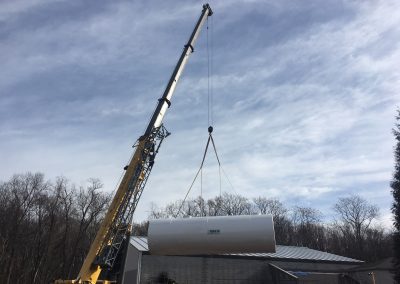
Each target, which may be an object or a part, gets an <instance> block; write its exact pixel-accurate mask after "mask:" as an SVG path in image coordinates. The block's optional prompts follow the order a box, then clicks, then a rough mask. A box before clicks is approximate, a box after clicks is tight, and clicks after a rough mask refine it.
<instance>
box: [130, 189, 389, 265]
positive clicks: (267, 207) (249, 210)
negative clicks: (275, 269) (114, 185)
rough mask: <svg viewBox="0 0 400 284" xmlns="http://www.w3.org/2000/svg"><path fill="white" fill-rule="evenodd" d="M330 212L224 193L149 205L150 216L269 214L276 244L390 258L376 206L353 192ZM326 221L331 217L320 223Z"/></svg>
mask: <svg viewBox="0 0 400 284" xmlns="http://www.w3.org/2000/svg"><path fill="white" fill-rule="evenodd" d="M332 213H333V215H332V214H330V215H329V216H324V214H323V213H322V212H320V211H318V210H316V209H314V208H312V207H303V206H295V207H293V208H287V207H286V206H285V205H284V204H283V203H282V202H281V201H279V200H278V199H271V198H266V197H257V198H253V199H248V198H246V197H244V196H241V195H238V194H228V193H224V194H222V195H221V196H217V197H215V198H211V199H208V200H204V199H203V198H201V197H198V198H195V199H192V200H188V201H185V202H184V203H182V201H176V202H173V203H170V204H168V205H167V206H165V207H163V208H157V207H156V206H154V205H153V206H152V208H151V211H150V216H149V217H150V218H154V219H159V218H171V217H172V218H175V217H189V216H193V217H197V216H225V215H248V214H270V215H272V216H273V218H274V226H275V236H276V242H277V244H280V245H293V246H306V247H309V248H313V249H317V250H321V251H326V252H330V253H334V254H338V255H342V256H347V257H351V258H356V259H360V260H365V261H374V260H378V259H382V258H385V257H389V256H392V254H393V247H392V235H391V232H387V231H386V230H385V229H384V228H383V227H382V226H380V225H379V209H378V207H377V206H375V205H372V204H370V203H369V202H367V201H366V200H365V199H363V198H362V197H360V196H357V195H351V196H348V197H343V198H339V199H338V200H337V201H336V203H335V204H334V205H333V207H332ZM325 217H328V218H325ZM332 217H333V218H332ZM325 219H329V220H332V221H329V222H324V220H325ZM146 228H147V223H146V222H144V223H142V224H141V225H136V227H135V229H136V233H138V234H143V235H146V234H147V231H146Z"/></svg>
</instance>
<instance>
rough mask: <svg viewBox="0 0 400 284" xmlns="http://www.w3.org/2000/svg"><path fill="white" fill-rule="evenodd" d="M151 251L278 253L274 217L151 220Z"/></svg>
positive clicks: (183, 253)
mask: <svg viewBox="0 0 400 284" xmlns="http://www.w3.org/2000/svg"><path fill="white" fill-rule="evenodd" d="M148 242H149V250H150V253H151V254H158V255H193V254H222V253H257V252H260V253H261V252H275V232H274V224H273V220H272V216H267V215H242V216H218V217H193V218H182V219H162V220H151V221H150V223H149V231H148Z"/></svg>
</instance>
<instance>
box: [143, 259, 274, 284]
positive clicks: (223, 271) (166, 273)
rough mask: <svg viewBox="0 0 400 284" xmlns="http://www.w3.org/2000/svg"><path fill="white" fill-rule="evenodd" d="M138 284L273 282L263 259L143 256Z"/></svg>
mask: <svg viewBox="0 0 400 284" xmlns="http://www.w3.org/2000/svg"><path fill="white" fill-rule="evenodd" d="M140 277H141V283H168V281H170V283H173V282H172V281H175V282H177V283H179V284H184V283H216V284H227V283H237V284H239V283H254V284H257V283H272V279H271V274H270V271H269V266H268V264H267V263H266V262H265V261H263V260H252V261H248V260H243V259H228V258H226V259H221V258H213V257H181V256H152V255H143V256H142V269H141V275H140Z"/></svg>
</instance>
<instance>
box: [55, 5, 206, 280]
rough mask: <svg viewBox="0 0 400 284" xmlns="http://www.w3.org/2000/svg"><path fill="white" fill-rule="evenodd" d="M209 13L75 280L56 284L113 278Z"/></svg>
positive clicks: (138, 146) (141, 140)
mask: <svg viewBox="0 0 400 284" xmlns="http://www.w3.org/2000/svg"><path fill="white" fill-rule="evenodd" d="M212 14H213V12H212V10H211V7H210V6H209V5H208V4H205V5H203V10H202V12H201V15H200V18H199V20H198V21H197V24H196V26H195V28H194V30H193V32H192V34H191V36H190V38H189V41H188V43H187V44H186V45H185V46H184V49H183V52H182V54H181V56H180V58H179V60H178V63H177V64H176V67H175V69H174V71H173V73H172V75H171V78H170V79H169V82H168V84H167V87H166V88H165V91H164V94H163V95H162V97H161V98H160V99H159V100H158V105H157V107H156V109H155V111H154V113H153V116H152V117H151V120H150V122H149V124H148V126H147V128H146V131H145V132H144V134H143V135H142V136H141V137H140V138H139V139H138V140H137V142H136V144H135V145H134V148H135V151H134V154H133V157H132V159H131V161H130V163H129V165H128V166H126V167H125V168H124V169H125V174H124V176H123V178H122V181H121V183H120V184H119V187H118V189H117V191H116V193H115V196H114V198H113V200H112V202H111V204H110V207H109V208H108V211H107V213H106V215H105V217H104V220H103V221H102V223H101V225H100V228H99V230H98V231H97V235H96V237H95V239H94V241H93V242H92V244H91V246H90V249H89V252H88V253H87V255H86V258H85V260H84V262H83V265H82V267H81V269H80V272H79V274H78V276H77V278H76V279H74V280H56V282H55V283H56V284H67V283H69V284H72V283H84V284H95V283H99V282H100V283H112V282H114V281H115V276H112V274H113V270H114V269H115V267H114V266H115V264H116V262H117V259H118V258H119V257H120V256H121V254H122V251H123V250H124V247H125V245H126V243H127V242H129V236H130V232H131V228H132V225H131V224H132V220H133V213H134V212H135V209H136V207H137V204H138V202H139V199H140V196H141V195H142V192H143V189H144V187H145V185H146V182H147V179H148V178H149V175H150V172H151V169H152V167H153V164H154V158H155V156H156V154H157V153H158V150H159V148H160V146H161V143H162V141H163V140H164V138H165V137H167V136H168V135H169V132H168V131H167V130H166V129H165V127H164V126H163V123H162V121H163V118H164V116H165V113H166V111H167V109H168V108H169V107H170V106H171V98H172V95H173V93H174V91H175V88H176V84H177V83H178V80H179V78H180V76H181V74H182V71H183V69H184V68H185V65H186V63H187V61H188V59H189V56H190V54H191V53H192V52H193V51H194V47H193V46H194V43H195V41H196V39H197V38H198V36H199V33H200V30H201V27H202V26H203V25H204V23H205V22H206V19H207V17H209V16H211V15H212ZM107 272H109V273H107ZM114 273H115V271H114ZM99 277H100V278H103V277H104V278H105V279H103V280H99Z"/></svg>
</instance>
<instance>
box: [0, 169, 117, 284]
mask: <svg viewBox="0 0 400 284" xmlns="http://www.w3.org/2000/svg"><path fill="white" fill-rule="evenodd" d="M101 188H102V184H101V183H100V182H99V181H98V180H96V179H92V180H90V181H89V183H88V185H87V186H86V187H76V186H74V185H71V184H69V183H68V181H67V180H66V179H65V178H57V180H56V181H55V182H51V181H47V180H45V178H44V176H43V174H38V173H37V174H31V173H28V174H24V175H15V176H13V177H12V178H11V179H10V180H9V181H7V182H2V183H0V283H7V284H8V283H50V282H51V281H53V280H55V279H60V278H62V279H74V278H75V277H76V276H77V274H78V272H79V269H80V266H81V264H82V262H83V260H84V258H85V256H86V253H87V251H88V249H89V246H90V243H91V241H92V240H93V239H94V236H95V234H96V232H97V229H98V226H99V222H100V220H101V219H102V218H103V216H104V213H105V210H106V208H107V207H108V206H107V205H108V203H109V200H110V196H109V195H107V194H105V193H103V192H101V191H100V189H101Z"/></svg>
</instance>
